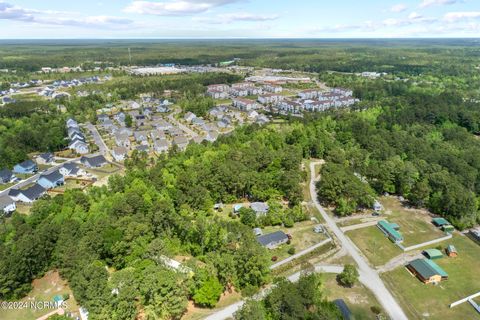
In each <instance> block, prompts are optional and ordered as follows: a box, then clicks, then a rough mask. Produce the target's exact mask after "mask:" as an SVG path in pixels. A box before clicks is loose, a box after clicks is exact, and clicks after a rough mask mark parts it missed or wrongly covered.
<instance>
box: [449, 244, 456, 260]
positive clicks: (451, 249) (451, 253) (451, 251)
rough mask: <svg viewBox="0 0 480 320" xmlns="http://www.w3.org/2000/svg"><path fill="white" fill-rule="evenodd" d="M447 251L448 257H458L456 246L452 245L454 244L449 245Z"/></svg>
mask: <svg viewBox="0 0 480 320" xmlns="http://www.w3.org/2000/svg"><path fill="white" fill-rule="evenodd" d="M446 251H447V255H448V256H449V257H451V258H453V257H456V256H458V252H457V249H456V248H455V246H454V245H452V244H450V245H448V247H447V250H446Z"/></svg>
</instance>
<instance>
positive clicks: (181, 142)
mask: <svg viewBox="0 0 480 320" xmlns="http://www.w3.org/2000/svg"><path fill="white" fill-rule="evenodd" d="M188 143H189V139H188V138H187V137H186V136H184V135H178V136H175V137H174V138H173V144H174V145H175V146H177V147H178V149H180V150H185V149H186V148H187V146H188Z"/></svg>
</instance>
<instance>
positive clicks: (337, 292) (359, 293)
mask: <svg viewBox="0 0 480 320" xmlns="http://www.w3.org/2000/svg"><path fill="white" fill-rule="evenodd" d="M336 276H337V275H335V274H323V275H322V278H323V281H324V288H325V293H326V297H327V299H328V300H329V301H333V300H335V299H343V300H344V301H345V303H346V304H347V306H348V308H349V309H350V311H351V312H352V315H353V318H352V320H353V319H354V320H361V319H375V314H374V313H373V312H372V310H371V309H370V308H371V307H373V306H376V307H378V308H380V310H382V307H381V305H380V304H379V303H378V301H377V299H376V298H375V296H374V295H373V294H372V293H371V292H370V290H368V289H367V288H365V287H364V286H363V285H362V284H360V283H357V284H356V285H355V286H354V287H353V288H345V287H343V286H341V285H339V284H338V282H337V280H336ZM383 314H385V313H384V312H383Z"/></svg>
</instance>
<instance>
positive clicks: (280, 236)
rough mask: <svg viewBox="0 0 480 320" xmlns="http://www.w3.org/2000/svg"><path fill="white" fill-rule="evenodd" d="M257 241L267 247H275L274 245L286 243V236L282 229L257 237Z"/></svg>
mask: <svg viewBox="0 0 480 320" xmlns="http://www.w3.org/2000/svg"><path fill="white" fill-rule="evenodd" d="M257 241H258V242H259V243H260V244H261V245H262V246H264V247H266V248H268V249H275V248H276V247H278V246H280V245H282V244H284V243H287V242H288V236H287V235H286V234H285V232H283V231H275V232H272V233H268V234H264V235H261V236H258V237H257Z"/></svg>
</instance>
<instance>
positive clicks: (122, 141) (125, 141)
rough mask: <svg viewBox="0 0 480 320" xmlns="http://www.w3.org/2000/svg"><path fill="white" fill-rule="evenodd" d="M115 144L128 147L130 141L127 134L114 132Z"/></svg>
mask: <svg viewBox="0 0 480 320" xmlns="http://www.w3.org/2000/svg"><path fill="white" fill-rule="evenodd" d="M115 144H116V145H117V146H118V147H124V148H130V145H131V142H130V138H129V137H128V134H126V133H118V132H117V133H115Z"/></svg>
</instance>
